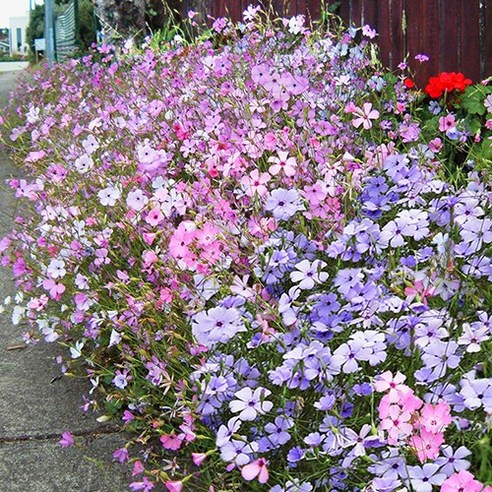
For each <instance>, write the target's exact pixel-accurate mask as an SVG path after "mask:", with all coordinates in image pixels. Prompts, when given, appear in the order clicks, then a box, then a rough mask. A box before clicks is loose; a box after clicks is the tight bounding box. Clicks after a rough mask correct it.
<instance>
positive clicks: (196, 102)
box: [0, 8, 492, 492]
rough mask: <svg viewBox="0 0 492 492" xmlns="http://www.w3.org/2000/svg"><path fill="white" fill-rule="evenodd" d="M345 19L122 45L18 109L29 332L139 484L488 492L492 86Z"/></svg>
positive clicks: (6, 132) (53, 79) (79, 63)
mask: <svg viewBox="0 0 492 492" xmlns="http://www.w3.org/2000/svg"><path fill="white" fill-rule="evenodd" d="M334 25H336V22H333V23H329V25H328V23H327V24H325V25H320V26H318V27H317V28H316V29H312V30H308V29H307V28H306V27H305V25H304V19H303V17H302V16H298V17H294V18H292V19H284V20H278V21H272V20H270V19H268V18H265V17H264V16H263V14H262V13H261V12H260V11H258V10H256V9H254V8H250V9H248V11H246V12H245V19H244V24H241V25H232V24H230V23H229V22H228V21H227V20H225V19H219V20H217V21H216V22H215V23H214V27H213V31H214V33H213V36H212V37H211V38H210V39H207V40H202V41H200V42H196V43H192V44H185V43H184V42H181V43H180V41H179V40H177V41H176V42H175V43H174V44H173V45H171V46H166V47H165V48H164V49H162V48H161V49H151V48H150V46H147V47H144V48H143V49H140V48H139V49H137V48H135V47H132V46H131V45H130V44H127V45H126V46H125V48H124V49H123V50H115V49H114V48H113V47H111V46H101V47H99V49H98V53H93V54H91V55H87V56H85V57H83V58H81V59H78V60H71V61H69V62H67V63H66V64H63V65H57V66H55V67H53V68H52V69H50V70H49V71H45V72H39V73H36V74H35V75H34V79H35V80H34V82H33V83H27V82H26V83H25V84H24V86H23V87H22V88H21V89H20V92H19V93H23V94H24V97H23V99H22V101H20V102H19V106H18V108H17V110H16V115H15V116H13V117H12V118H10V119H9V120H8V121H7V122H3V127H2V128H1V131H2V135H3V139H4V141H5V142H6V143H8V144H9V145H13V146H14V147H15V148H16V153H15V155H16V156H17V159H18V161H19V162H21V163H22V164H23V165H24V166H25V167H26V169H27V171H28V172H29V174H30V175H31V176H32V179H31V180H29V181H26V180H11V182H10V186H12V188H14V189H15V190H16V195H17V196H18V197H19V199H22V200H25V201H28V202H29V203H30V204H31V208H32V213H31V214H30V215H29V216H28V217H24V218H19V219H18V220H17V223H18V227H17V228H16V230H15V231H13V232H12V234H11V235H10V236H8V237H7V238H4V239H3V240H2V241H1V243H0V251H1V253H2V262H3V264H4V266H8V267H11V268H12V270H13V274H14V276H15V277H16V280H17V286H18V289H19V292H20V294H19V296H18V297H17V301H18V303H17V305H16V306H15V307H14V308H13V319H14V322H16V323H18V322H20V321H21V320H25V321H27V322H28V323H29V327H30V328H29V330H28V331H27V332H26V334H25V339H26V342H28V343H34V342H35V341H36V340H38V339H40V338H41V339H44V340H46V341H48V342H54V341H57V342H61V343H62V344H65V345H67V346H68V347H69V349H70V353H69V356H68V357H67V360H64V361H62V362H61V364H62V370H63V371H65V372H72V371H78V370H80V368H83V370H84V372H85V374H86V375H87V377H88V378H89V380H90V382H91V383H92V390H91V392H90V394H89V395H87V397H86V408H87V410H89V409H91V408H94V409H97V410H99V411H102V412H103V414H104V415H103V416H102V417H101V418H102V419H103V420H104V419H114V420H116V421H117V422H119V423H120V424H121V425H122V426H124V427H125V428H126V429H128V430H129V431H131V432H133V434H134V435H135V439H134V440H133V442H130V443H128V446H127V447H125V448H123V449H120V450H117V451H116V452H115V455H114V456H115V458H117V459H119V460H120V461H122V462H126V461H130V462H131V463H132V466H133V473H134V476H135V481H134V482H133V483H132V484H131V485H130V487H131V488H132V490H151V489H152V488H154V487H156V488H159V487H163V486H164V487H165V488H166V489H167V490H169V491H171V492H176V491H180V490H211V491H212V490H215V491H219V490H271V491H272V492H281V491H289V492H294V491H303V492H308V491H310V490H331V491H339V490H340V491H341V490H347V491H356V490H366V491H388V492H390V491H393V490H395V491H396V490H405V487H406V489H407V490H414V491H416V492H427V491H429V492H431V491H432V490H442V491H443V492H447V491H454V490H459V487H460V486H461V487H465V488H464V490H467V491H473V490H476V491H482V490H488V491H490V490H491V488H490V487H488V486H485V485H484V484H485V483H491V482H492V475H491V473H490V469H491V468H490V455H491V451H490V446H489V439H490V434H489V432H490V414H491V412H492V379H491V377H492V367H491V365H490V361H489V358H490V357H489V356H488V355H490V348H491V342H490V334H491V322H490V307H491V300H492V291H491V288H490V280H491V278H492V266H491V260H490V257H491V244H492V219H491V218H490V210H491V198H490V197H491V196H492V195H491V194H490V188H489V183H488V179H487V173H486V171H487V163H489V160H490V154H489V152H490V134H491V129H492V124H491V122H492V119H491V118H492V115H491V111H492V96H491V95H490V94H491V93H492V90H491V88H490V86H489V85H487V84H475V85H472V81H469V80H467V79H466V78H465V77H464V76H462V75H460V74H444V75H443V74H441V75H440V76H439V77H438V78H437V79H436V80H431V81H430V83H429V86H428V88H427V89H426V91H427V92H424V91H421V90H417V89H416V88H415V87H414V84H413V82H412V79H411V74H409V73H407V71H406V66H405V64H404V63H402V64H401V67H400V68H401V71H400V72H398V73H390V72H389V71H387V70H385V69H384V68H383V67H382V66H381V64H380V62H379V60H378V56H377V50H376V48H375V46H374V44H373V42H372V40H373V38H374V37H375V35H376V33H375V32H374V31H373V30H372V29H371V28H370V27H369V26H364V27H362V28H360V29H355V28H351V29H349V30H346V31H338V30H336V29H334ZM415 55H417V56H419V59H420V60H421V62H422V63H425V56H423V55H421V54H413V56H415ZM40 88H41V90H39V89H40ZM439 91H440V92H439ZM0 123H1V122H0ZM457 155H463V156H464V157H463V158H462V159H461V160H460V161H459V162H458V160H457V158H456V156H457ZM96 395H99V396H98V397H96ZM101 402H102V404H101ZM71 443H72V439H71V436H70V435H69V434H67V435H65V436H64V439H63V444H64V445H70V444H71ZM133 444H137V445H136V446H133ZM467 470H469V471H467ZM159 484H160V485H159Z"/></svg>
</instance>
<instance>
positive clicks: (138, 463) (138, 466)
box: [132, 460, 145, 477]
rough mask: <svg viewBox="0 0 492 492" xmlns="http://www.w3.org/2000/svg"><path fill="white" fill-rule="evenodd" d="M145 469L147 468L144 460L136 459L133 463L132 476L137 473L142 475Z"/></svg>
mask: <svg viewBox="0 0 492 492" xmlns="http://www.w3.org/2000/svg"><path fill="white" fill-rule="evenodd" d="M144 470H145V468H144V466H143V465H142V462H141V461H140V460H137V461H135V463H134V465H133V471H132V477H134V476H135V475H140V474H141V473H143V471H144Z"/></svg>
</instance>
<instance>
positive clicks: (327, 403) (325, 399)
mask: <svg viewBox="0 0 492 492" xmlns="http://www.w3.org/2000/svg"><path fill="white" fill-rule="evenodd" d="M335 401H336V398H335V395H326V396H322V397H321V398H320V399H319V400H318V401H317V402H316V403H314V405H313V406H314V408H316V409H318V410H321V411H323V412H327V411H329V410H331V409H332V408H333V405H335Z"/></svg>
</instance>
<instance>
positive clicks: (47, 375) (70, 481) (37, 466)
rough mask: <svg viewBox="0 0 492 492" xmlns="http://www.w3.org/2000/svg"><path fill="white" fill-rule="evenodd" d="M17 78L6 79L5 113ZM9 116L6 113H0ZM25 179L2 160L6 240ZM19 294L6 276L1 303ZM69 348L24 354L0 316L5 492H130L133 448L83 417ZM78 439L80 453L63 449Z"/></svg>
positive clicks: (2, 92)
mask: <svg viewBox="0 0 492 492" xmlns="http://www.w3.org/2000/svg"><path fill="white" fill-rule="evenodd" d="M17 76H18V74H16V73H0V108H3V104H4V102H5V100H6V94H7V93H8V91H9V90H10V89H12V88H13V87H14V85H15V80H16V77H17ZM0 114H1V111H0ZM18 174H19V171H18V170H17V169H16V168H15V167H14V166H12V165H11V163H9V161H8V158H7V156H6V154H5V153H3V154H2V153H0V186H1V188H0V203H1V204H2V207H1V212H0V237H3V236H4V235H5V234H6V233H7V232H9V231H10V230H11V229H12V227H13V219H14V217H15V216H16V215H17V213H18V210H17V206H18V203H17V200H16V199H15V198H14V196H13V194H12V193H11V192H10V190H9V189H7V188H6V187H5V186H4V183H5V180H6V179H7V178H9V177H15V176H17V175H18ZM13 294H15V289H14V285H13V282H12V281H11V279H10V276H9V272H8V271H7V270H6V269H5V268H2V269H0V302H3V299H5V297H6V296H8V295H13ZM61 350H62V348H61V347H57V346H56V345H54V344H50V345H48V344H45V343H39V344H37V345H35V346H28V347H23V342H22V338H21V328H19V327H16V326H12V324H11V323H10V319H9V317H8V316H7V315H5V314H3V315H0V492H123V491H126V490H129V489H128V483H129V482H130V481H131V478H130V477H129V475H128V472H127V470H126V468H125V467H124V466H122V465H120V464H118V463H114V461H113V459H112V453H113V451H114V450H116V449H117V448H119V447H121V446H123V445H124V443H125V442H126V440H125V439H124V436H122V435H121V434H120V433H118V432H116V431H114V429H112V428H110V427H108V426H104V425H102V424H98V423H97V422H96V420H95V416H94V415H93V414H91V415H86V414H84V413H83V411H82V410H81V408H80V407H81V405H82V404H83V400H82V394H84V393H86V391H87V386H86V384H85V381H77V380H74V379H69V378H59V376H60V369H59V367H58V365H57V364H56V362H55V360H54V359H55V357H56V355H57V353H60V351H61ZM68 430H69V431H71V432H72V433H73V434H74V435H75V436H79V437H77V438H76V442H77V443H78V444H77V446H75V447H72V448H66V449H63V448H61V447H60V445H59V443H58V441H59V440H60V437H61V434H62V432H64V431H68Z"/></svg>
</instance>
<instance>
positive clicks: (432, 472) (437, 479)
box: [408, 463, 447, 492]
mask: <svg viewBox="0 0 492 492" xmlns="http://www.w3.org/2000/svg"><path fill="white" fill-rule="evenodd" d="M439 468H440V466H439V465H436V464H435V463H425V464H424V465H423V466H422V467H420V466H409V467H408V481H409V483H410V485H411V487H412V488H413V490H418V492H432V488H433V487H432V486H433V485H441V484H442V483H443V482H444V480H446V478H447V477H446V474H444V473H438V470H439Z"/></svg>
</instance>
